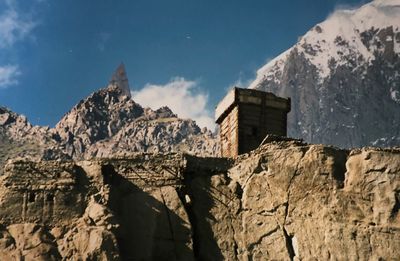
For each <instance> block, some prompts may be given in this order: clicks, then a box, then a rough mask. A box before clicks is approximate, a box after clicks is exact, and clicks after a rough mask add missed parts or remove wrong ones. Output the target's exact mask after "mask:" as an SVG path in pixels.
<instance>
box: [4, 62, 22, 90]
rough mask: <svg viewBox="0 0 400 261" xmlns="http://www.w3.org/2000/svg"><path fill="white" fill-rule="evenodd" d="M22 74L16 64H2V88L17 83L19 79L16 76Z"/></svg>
mask: <svg viewBox="0 0 400 261" xmlns="http://www.w3.org/2000/svg"><path fill="white" fill-rule="evenodd" d="M20 74H21V73H20V71H19V69H18V66H16V65H6V66H0V88H6V87H8V86H10V85H15V84H17V83H18V80H17V79H16V77H17V76H18V75H20Z"/></svg>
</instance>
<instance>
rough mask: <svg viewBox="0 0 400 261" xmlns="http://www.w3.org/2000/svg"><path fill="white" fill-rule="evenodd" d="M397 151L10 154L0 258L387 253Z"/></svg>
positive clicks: (399, 163)
mask: <svg viewBox="0 0 400 261" xmlns="http://www.w3.org/2000/svg"><path fill="white" fill-rule="evenodd" d="M399 191H400V150H398V149H397V150H396V149H391V150H389V149H387V150H383V149H377V148H364V149H359V150H353V151H347V150H340V149H336V148H334V147H329V146H323V145H308V144H305V143H302V142H300V141H297V140H284V141H273V140H270V141H269V143H267V144H265V145H263V146H262V147H260V148H259V149H257V150H255V151H253V152H251V153H249V154H245V155H243V156H241V157H240V158H238V159H237V160H236V161H235V162H233V161H231V160H228V159H223V158H201V157H195V156H190V155H185V154H165V155H155V154H137V155H135V156H131V157H129V158H114V159H102V160H88V161H78V162H73V161H66V162H60V161H42V162H31V161H23V160H14V161H10V162H9V163H8V164H7V165H6V167H5V171H4V175H2V176H1V177H0V224H1V226H0V233H1V235H2V236H1V239H0V257H1V259H2V260H3V259H4V260H20V259H24V260H62V259H64V260H65V259H66V260H160V259H161V260H221V259H225V260H260V259H267V260H313V259H315V257H319V258H320V259H323V260H391V259H393V260H396V259H399V258H400V252H399V250H398V247H397V246H398V244H399V242H400V233H399V230H398V228H399V225H400V223H399V222H400V215H399V209H400V207H399V205H400V203H399V202H400V199H399Z"/></svg>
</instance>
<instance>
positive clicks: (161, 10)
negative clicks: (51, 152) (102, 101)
mask: <svg viewBox="0 0 400 261" xmlns="http://www.w3.org/2000/svg"><path fill="white" fill-rule="evenodd" d="M365 2H367V1H365V0H364V1H363V0H340V1H339V0H323V1H321V0H302V1H293V0H281V1H267V0H251V1H243V0H242V1H239V0H229V1H228V0H225V1H219V0H168V1H166V0H135V1H132V0H118V1H111V0H91V1H90V0H84V1H82V0H68V1H67V0H64V1H62V0H30V1H22V0H0V105H2V106H6V107H9V108H10V109H12V110H13V111H15V112H18V113H21V114H24V115H26V116H27V117H28V119H29V120H30V121H31V122H32V123H34V124H40V125H50V126H53V125H54V124H55V123H57V121H58V120H59V119H60V118H61V117H62V116H63V115H64V114H65V113H66V112H67V111H68V110H69V109H70V108H71V107H72V106H73V105H75V104H76V103H77V102H78V101H79V100H80V99H82V98H85V97H86V96H87V95H88V94H90V93H91V92H93V91H95V90H96V89H99V88H101V87H104V86H105V85H106V84H107V82H108V80H109V78H110V76H111V74H112V72H113V71H114V69H115V68H116V67H117V66H118V64H119V63H120V62H121V61H123V62H124V63H125V66H126V69H127V73H128V77H129V81H130V85H131V89H132V91H134V92H135V93H136V94H137V95H136V96H135V95H134V97H138V98H139V97H142V98H143V97H149V96H150V97H151V96H152V91H153V93H154V92H158V94H159V95H157V97H160V96H162V97H164V98H165V97H166V99H167V101H169V102H176V103H179V102H181V103H182V100H185V99H186V98H188V97H189V98H190V99H186V100H188V101H187V102H186V103H185V102H183V103H182V104H181V105H180V107H179V108H178V107H177V110H178V111H177V113H178V114H182V115H179V116H182V117H194V118H196V119H200V118H201V117H207V116H210V115H211V114H212V112H213V108H214V107H215V105H216V104H217V102H218V101H219V100H220V99H221V98H222V97H223V96H224V95H225V92H226V90H227V89H228V88H229V87H230V86H232V85H234V84H236V83H239V84H242V85H245V84H246V83H247V82H248V81H249V80H251V79H252V78H254V77H255V73H256V70H257V69H258V68H259V67H261V66H262V65H263V64H265V63H266V61H268V60H269V59H271V58H273V57H275V56H277V55H278V54H279V53H281V52H283V51H285V50H286V49H288V48H289V47H290V46H292V45H293V44H295V42H296V41H297V39H298V37H299V36H301V35H303V34H305V33H306V32H307V31H308V30H309V29H310V28H311V27H312V26H313V25H315V24H316V23H318V22H321V21H323V20H324V19H325V18H326V17H327V16H328V15H329V14H330V13H332V12H333V11H334V10H335V9H336V8H340V7H343V6H358V5H360V4H362V3H365ZM172 90H173V91H172ZM177 90H178V92H179V91H181V93H180V94H179V93H178V94H177V93H176V91H177ZM170 91H171V92H170ZM170 93H171V95H169V94H170ZM143 102H145V103H146V100H143ZM159 102H160V101H158V103H157V102H155V103H153V104H150V103H149V104H145V105H148V106H158V104H159ZM193 104H195V106H197V108H193V110H194V111H192V109H189V108H191V107H195V106H192V105H193ZM185 113H186V114H185ZM204 124H206V123H204ZM204 124H203V125H204ZM206 125H207V124H206Z"/></svg>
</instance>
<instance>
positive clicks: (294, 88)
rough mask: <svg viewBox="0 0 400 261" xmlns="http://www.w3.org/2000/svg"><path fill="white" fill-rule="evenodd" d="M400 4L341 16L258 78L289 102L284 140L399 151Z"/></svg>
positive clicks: (365, 8)
mask: <svg viewBox="0 0 400 261" xmlns="http://www.w3.org/2000/svg"><path fill="white" fill-rule="evenodd" d="M399 21H400V2H399V1H398V0H393V1H377V0H375V1H372V2H370V3H368V4H366V5H364V6H362V7H360V8H359V9H355V10H338V11H336V12H335V13H334V14H332V15H330V16H329V17H328V18H327V19H326V20H325V21H323V22H321V23H319V24H318V25H316V26H315V27H313V28H312V29H311V30H310V31H308V32H307V33H306V34H305V35H304V36H302V37H301V38H300V39H299V41H298V42H297V43H296V44H295V45H294V46H293V47H292V48H290V49H289V50H287V51H285V52H284V53H283V54H281V55H279V56H278V57H276V58H275V59H273V60H272V61H270V62H269V63H268V64H266V65H265V66H263V67H262V68H260V69H259V71H258V72H257V78H256V80H255V81H254V82H252V83H251V84H250V86H249V87H250V88H256V89H260V90H265V91H271V92H273V93H274V94H276V95H279V96H282V97H290V98H291V101H292V111H291V112H290V113H289V115H288V135H289V136H291V137H298V138H302V139H304V140H306V141H307V142H310V143H322V144H331V145H335V146H339V147H343V148H354V147H363V146H383V147H385V146H399V145H400V133H399V129H400V86H399V84H398V83H399V81H400V75H399V73H398V72H399V70H400V22H399Z"/></svg>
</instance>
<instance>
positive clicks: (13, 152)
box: [0, 107, 70, 175]
mask: <svg viewBox="0 0 400 261" xmlns="http://www.w3.org/2000/svg"><path fill="white" fill-rule="evenodd" d="M58 140H59V137H58V135H57V134H56V133H55V132H54V130H52V129H50V128H48V127H40V126H32V125H31V124H30V123H29V122H28V121H27V119H26V117H25V116H22V115H18V114H16V113H14V112H12V111H10V110H9V109H7V108H4V107H0V175H1V173H2V171H3V168H2V166H3V164H4V163H5V162H6V161H7V160H8V159H15V158H17V157H25V158H28V159H31V160H40V159H47V160H50V159H69V158H70V157H69V156H68V155H67V154H65V153H64V150H63V148H62V147H61V146H60V144H59V143H58Z"/></svg>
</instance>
